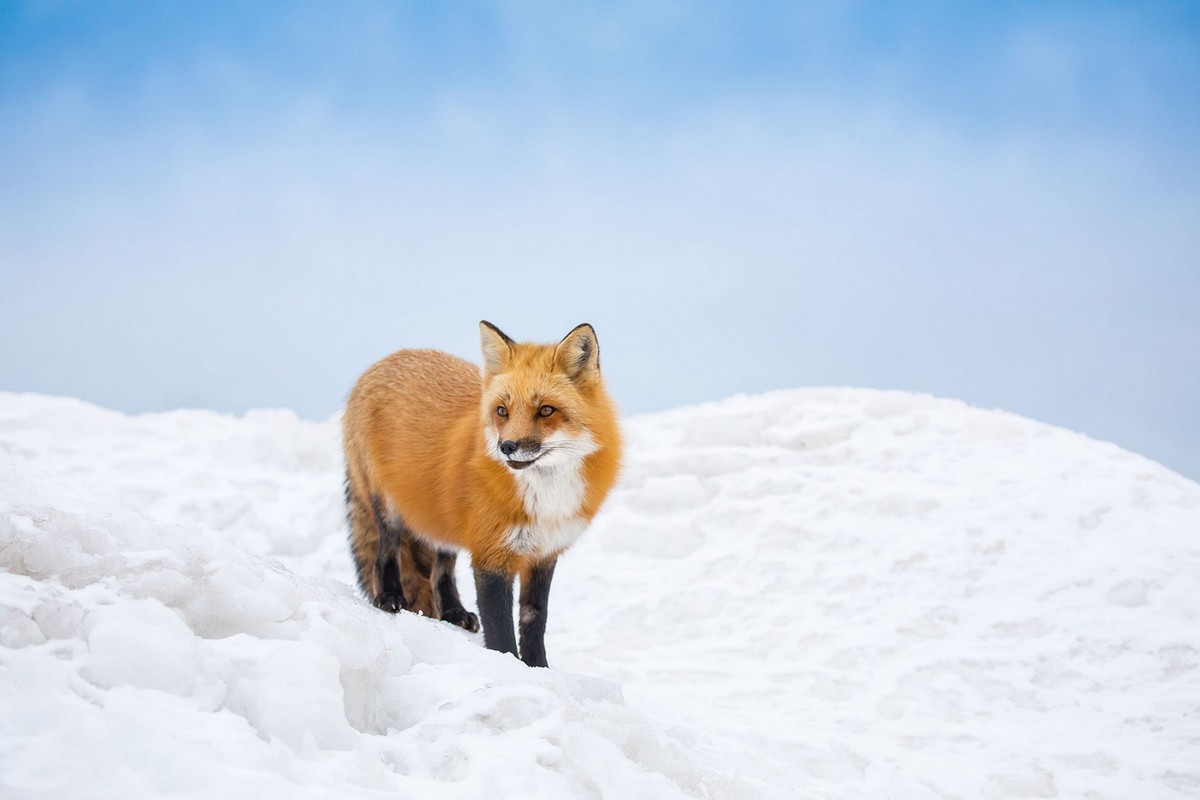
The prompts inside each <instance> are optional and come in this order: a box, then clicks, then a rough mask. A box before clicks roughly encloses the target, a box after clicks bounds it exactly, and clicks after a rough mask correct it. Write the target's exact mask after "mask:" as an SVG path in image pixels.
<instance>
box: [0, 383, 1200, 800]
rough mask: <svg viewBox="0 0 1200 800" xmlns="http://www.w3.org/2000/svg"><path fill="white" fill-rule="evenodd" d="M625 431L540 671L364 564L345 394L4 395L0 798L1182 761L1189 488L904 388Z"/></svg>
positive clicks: (1193, 669)
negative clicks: (377, 595)
mask: <svg viewBox="0 0 1200 800" xmlns="http://www.w3.org/2000/svg"><path fill="white" fill-rule="evenodd" d="M627 435H628V440H629V458H628V463H627V468H626V470H625V473H624V475H623V478H622V482H621V485H620V486H619V488H618V490H617V491H616V492H615V493H614V496H613V497H612V499H611V501H610V504H609V505H608V506H607V507H606V509H605V511H604V512H603V513H602V514H601V516H600V517H599V518H598V519H597V521H596V523H595V524H594V525H593V527H592V529H591V530H590V531H589V532H588V533H587V534H586V535H585V537H584V538H583V539H582V540H581V541H580V543H579V544H578V545H577V546H576V548H575V549H574V550H572V551H571V553H569V554H568V555H567V556H566V557H565V558H564V559H563V560H562V562H560V566H559V569H558V574H557V576H556V579H555V589H554V592H553V593H552V600H551V606H552V609H551V615H550V621H549V629H548V632H547V649H548V651H549V655H550V661H551V664H552V665H553V667H554V669H551V670H529V669H526V668H524V667H523V666H522V665H521V664H520V663H519V662H517V661H516V660H514V659H512V658H510V657H507V656H501V655H498V654H495V653H490V652H488V651H486V650H484V649H482V647H481V646H480V644H479V640H478V637H477V636H471V635H468V634H466V633H464V632H462V631H460V630H458V629H456V628H453V627H451V626H448V625H445V624H442V623H438V622H433V621H430V620H426V619H421V618H416V617H413V616H411V615H404V614H402V615H399V616H396V617H392V616H389V615H385V614H382V613H381V612H378V611H376V610H375V609H373V608H371V607H369V605H367V604H366V603H365V602H363V601H362V600H361V599H360V598H358V597H357V596H356V594H355V593H354V591H353V590H352V589H351V586H350V584H351V582H352V568H351V565H350V560H349V557H348V554H347V552H346V548H345V534H344V528H343V522H342V509H341V472H342V468H341V456H340V452H339V446H338V429H337V422H336V420H334V421H330V422H327V423H321V424H316V423H309V422H304V421H301V420H299V419H297V418H296V417H295V416H294V415H293V414H291V413H290V412H286V411H262V412H253V413H251V414H248V415H246V416H244V417H240V418H239V417H232V416H226V415H219V414H215V413H211V412H202V411H179V412H173V413H169V414H155V415H143V416H137V417H127V416H123V415H120V414H116V413H113V412H108V411H104V410H102V409H98V408H96V407H94V406H90V405H87V404H84V403H81V402H79V401H74V400H67V399H61V398H48V397H41V396H34V395H14V394H7V393H0V790H3V791H0V795H2V796H4V797H6V798H7V797H20V798H24V797H30V798H33V797H50V796H53V797H56V798H61V797H127V798H136V797H159V796H172V795H186V796H189V797H214V798H215V797H222V798H224V797H249V796H253V797H255V798H270V797H284V796H287V797H339V796H346V795H349V794H351V793H352V794H354V795H355V796H379V797H383V796H388V797H393V796H402V797H447V798H452V797H464V798H466V797H481V796H496V797H513V798H517V797H531V798H538V797H545V798H570V797H609V798H664V797H702V798H703V797H711V798H754V797H766V798H775V797H778V798H785V797H812V798H867V797H872V798H875V797H892V798H902V799H904V800H927V799H929V798H975V797H981V798H1019V797H1096V798H1100V797H1112V798H1116V797H1151V796H1153V797H1174V796H1179V797H1186V796H1196V795H1198V794H1200V767H1197V764H1200V642H1198V641H1197V639H1196V635H1195V631H1196V630H1198V629H1200V627H1198V622H1200V620H1197V616H1198V606H1197V604H1196V598H1198V597H1200V541H1198V538H1197V537H1198V535H1200V486H1197V485H1196V484H1195V483H1192V482H1190V481H1187V480H1185V479H1183V478H1181V477H1179V476H1177V475H1175V474H1173V473H1171V472H1169V471H1168V470H1166V469H1164V468H1162V467H1161V466H1159V465H1157V464H1154V463H1152V462H1150V461H1147V460H1146V459H1143V458H1141V457H1139V456H1135V455H1132V454H1130V453H1127V452H1125V451H1122V450H1120V449H1118V448H1116V447H1113V446H1111V445H1107V444H1103V443H1099V442H1095V441H1091V440H1089V439H1087V438H1085V437H1083V436H1080V435H1078V434H1074V433H1070V432H1067V431H1063V430H1061V429H1056V428H1051V427H1048V426H1045V425H1041V424H1038V423H1035V422H1031V421H1029V420H1025V419H1022V418H1019V417H1016V416H1013V415H1009V414H1004V413H1002V412H993V411H982V410H979V409H973V408H970V407H968V406H966V405H963V404H961V403H957V402H954V401H948V400H938V399H934V398H930V397H925V396H919V395H912V394H906V393H898V392H873V391H864V390H848V389H847V390H802V391H801V390H798V391H790V392H779V393H773V394H768V395H761V396H755V397H737V398H732V399H730V400H728V401H725V402H722V403H715V404H709V405H704V406H697V407H694V408H687V409H680V410H677V411H672V412H667V413H663V414H656V415H648V416H641V417H636V418H633V419H631V420H629V421H628V423H627ZM464 570H465V567H464ZM460 583H461V584H462V588H463V590H464V595H465V596H464V600H466V601H467V602H468V604H470V603H472V602H473V597H471V596H470V579H469V577H468V575H467V574H465V572H464V574H462V575H460ZM589 676H591V677H589Z"/></svg>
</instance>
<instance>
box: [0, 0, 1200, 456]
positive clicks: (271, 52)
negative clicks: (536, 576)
mask: <svg viewBox="0 0 1200 800" xmlns="http://www.w3.org/2000/svg"><path fill="white" fill-rule="evenodd" d="M1198 133H1200V6H1197V5H1196V4H1193V3H1175V4H1136V5H1135V4H1106V3H1088V4H1081V3H1070V4H1053V3H1049V4H1047V3H989V4H982V3H970V4H964V3H827V4H815V5H803V6H799V7H793V6H792V4H782V3H754V2H750V3H726V4H719V3H714V4H683V3H655V4H633V3H625V4H622V3H603V4H599V3H591V4H549V3H547V4H533V3H502V4H491V3H257V4H252V5H247V4H237V5H234V4H227V5H226V4H219V3H212V4H185V3H109V2H91V3H82V2H81V3H70V2H65V3H59V2H33V3H6V4H3V5H0V278H2V280H3V284H4V286H5V292H4V294H5V300H6V302H5V314H3V315H2V316H0V336H2V337H3V340H4V341H5V345H4V346H3V348H2V349H0V388H3V389H9V390H21V391H26V390H28V391H41V392H48V393H54V394H66V395H72V396H78V397H82V398H84V399H87V400H90V401H92V402H97V403H100V404H103V405H106V406H109V407H113V408H118V409H122V410H125V411H131V412H136V411H145V410H159V409H166V408H173V407H177V406H180V405H187V406H204V407H212V408H218V409H222V410H230V411H243V410H245V409H247V408H252V407H262V406H286V407H291V408H294V409H296V410H297V411H298V412H299V413H301V414H302V415H304V416H308V417H311V418H317V419H320V418H325V417H327V416H328V415H330V414H332V413H334V412H335V411H336V410H337V408H338V407H339V405H340V403H341V402H342V400H343V399H344V396H345V393H346V392H347V391H348V389H349V386H350V385H351V384H352V383H353V380H354V379H355V377H356V376H357V375H358V373H359V372H361V370H362V369H363V368H365V367H366V366H367V365H368V364H369V363H370V362H371V361H373V360H374V359H376V358H378V357H380V356H382V355H384V354H386V353H387V352H390V351H391V350H393V349H396V348H399V347H404V346H432V347H439V348H443V349H448V350H451V351H453V352H456V353H459V354H460V355H463V356H466V357H469V358H476V346H477V345H476V322H477V321H478V320H479V319H480V318H486V319H489V320H491V321H493V322H495V323H496V324H498V325H499V326H500V327H502V328H503V329H505V330H506V331H507V332H509V333H510V334H512V335H513V336H515V337H518V338H532V339H543V340H550V339H554V338H557V337H558V336H561V335H562V334H564V333H565V332H566V331H567V330H569V329H570V328H571V327H572V326H573V325H575V324H576V323H578V322H581V321H585V320H586V321H589V322H592V323H593V324H594V325H595V326H596V328H597V330H598V332H599V335H600V340H601V345H602V349H603V351H604V355H605V359H604V364H605V369H606V372H607V373H608V375H609V379H610V382H611V384H612V388H613V390H614V393H615V394H616V395H617V397H618V400H619V402H620V404H621V406H622V408H623V409H624V410H625V411H627V412H630V413H636V412H641V411H648V410H656V409H661V408H667V407H672V406H676V405H680V404H684V403H691V402H698V401H702V400H709V399H718V398H720V397H724V396H727V395H729V394H733V393H736V392H741V391H762V390H766V389H772V388H786V387H794V386H822V385H855V386H871V387H880V388H900V389H912V390H918V391H928V392H933V393H935V394H939V395H946V396H953V397H960V398H962V399H964V400H967V401H968V402H971V403H974V404H977V405H982V406H988V407H1001V408H1005V409H1009V410H1012V411H1015V412H1017V413H1021V414H1025V415H1027V416H1032V417H1035V418H1038V419H1042V420H1045V421H1047V422H1051V423H1054V424H1059V425H1064V426H1066V427H1070V428H1073V429H1076V430H1081V431H1084V432H1086V433H1088V434H1090V435H1092V436H1095V437H1097V438H1102V439H1107V440H1111V441H1115V442H1117V443H1118V444H1121V445H1122V446H1125V447H1128V448H1130V449H1133V450H1135V451H1138V452H1142V453H1144V454H1146V455H1149V456H1151V457H1153V458H1156V459H1158V460H1161V461H1163V462H1164V463H1166V464H1168V465H1169V466H1172V467H1174V468H1176V469H1178V470H1181V471H1183V472H1185V474H1188V475H1190V476H1192V477H1194V478H1195V477H1200V447H1197V445H1198V444H1200V412H1197V409H1200V377H1198V375H1200V370H1198V369H1197V363H1198V359H1197V352H1198V351H1200V313H1197V312H1198V311H1200V233H1198V232H1197V229H1200V225H1197V223H1196V220H1197V219H1200V158H1198V154H1200V151H1198V148H1197V145H1196V142H1197V140H1198V138H1200V137H1198V136H1197V134H1198Z"/></svg>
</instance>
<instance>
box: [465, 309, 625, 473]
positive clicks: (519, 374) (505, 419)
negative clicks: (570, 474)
mask: <svg viewBox="0 0 1200 800" xmlns="http://www.w3.org/2000/svg"><path fill="white" fill-rule="evenodd" d="M479 335H480V344H481V346H482V350H483V409H482V413H483V419H484V431H485V436H486V438H487V450H488V454H489V455H490V456H491V457H492V458H494V459H496V460H497V461H499V462H500V463H502V464H505V465H506V466H508V468H509V469H512V470H524V469H528V468H531V467H533V468H552V467H558V466H563V465H565V464H567V463H568V462H572V461H576V462H577V461H578V460H580V459H583V458H585V457H587V456H588V455H591V454H592V453H594V452H596V450H597V449H598V448H599V443H598V442H597V440H596V438H595V435H594V434H595V432H596V430H597V426H602V425H603V424H604V420H603V415H605V414H611V408H610V406H609V402H608V399H607V396H606V395H605V394H604V389H603V386H602V384H601V380H600V347H599V344H598V343H597V341H596V332H595V331H594V330H592V326H591V325H587V324H584V325H579V326H577V327H575V328H574V329H573V330H572V331H571V332H570V333H568V334H567V335H566V336H565V337H564V338H563V340H562V341H561V342H559V343H558V344H545V345H543V344H527V343H518V342H514V341H513V340H512V339H510V338H509V337H508V336H506V335H505V334H504V333H503V332H502V331H501V330H500V329H499V328H497V327H496V326H495V325H492V324H491V323H490V322H480V323H479Z"/></svg>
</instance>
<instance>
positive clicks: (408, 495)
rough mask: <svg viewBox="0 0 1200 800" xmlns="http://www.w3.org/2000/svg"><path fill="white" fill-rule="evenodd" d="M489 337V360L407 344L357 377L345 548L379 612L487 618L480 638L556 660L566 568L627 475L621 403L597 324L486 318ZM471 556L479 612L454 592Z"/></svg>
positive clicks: (462, 620) (347, 434)
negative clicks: (606, 374) (562, 560)
mask: <svg viewBox="0 0 1200 800" xmlns="http://www.w3.org/2000/svg"><path fill="white" fill-rule="evenodd" d="M479 337H480V351H481V353H482V361H483V363H482V366H476V365H474V364H472V363H470V362H469V361H466V360H464V359H461V358H458V357H456V356H453V355H450V354H448V353H444V352H441V351H438V350H399V351H397V352H395V353H392V354H391V355H389V356H387V357H386V358H384V359H382V360H380V361H378V362H377V363H375V364H374V365H373V366H371V367H370V368H368V369H367V371H366V372H364V373H363V375H362V377H360V378H359V379H358V381H357V383H356V384H355V385H354V388H353V389H352V391H351V392H350V395H349V397H348V399H347V401H346V408H345V412H344V414H343V417H342V440H343V447H344V451H345V463H346V484H345V495H346V516H347V521H348V525H349V533H350V550H351V554H352V556H353V559H354V565H355V570H356V574H357V578H358V584H359V586H360V588H361V589H362V591H363V593H364V594H365V595H366V596H367V598H368V599H369V600H370V601H371V602H372V604H373V605H374V606H376V607H377V608H380V609H382V610H384V611H388V612H391V613H399V612H400V611H415V612H419V613H424V614H425V615H427V616H430V617H433V618H435V619H441V620H445V621H447V622H450V623H452V624H455V625H458V626H460V627H462V628H464V629H466V630H468V631H471V632H477V631H478V630H479V627H480V624H481V623H482V627H483V639H484V646H485V647H487V648H488V649H491V650H498V651H501V652H505V653H510V654H512V655H514V656H516V657H518V658H519V659H520V660H522V661H523V662H525V663H526V664H527V665H529V666H531V667H547V666H548V664H547V659H546V648H545V632H546V619H547V610H548V601H549V595H550V584H551V581H552V579H553V577H554V569H555V565H556V564H557V563H558V559H559V557H560V556H561V555H562V554H563V553H564V552H565V551H566V550H567V549H568V548H570V547H571V545H572V544H574V543H575V542H576V541H577V540H578V539H579V537H580V536H581V535H582V534H583V532H584V530H585V529H586V528H587V527H588V525H589V524H590V523H591V521H592V519H593V518H594V517H595V516H596V514H597V512H598V511H599V510H600V507H601V506H602V504H603V503H604V501H605V499H606V498H607V497H608V494H609V492H610V490H611V489H612V488H613V486H614V484H615V483H616V481H617V477H618V473H619V471H620V466H621V453H622V446H621V431H620V426H619V423H618V419H617V411H616V407H615V405H614V403H613V401H612V399H611V397H610V396H609V394H608V392H607V390H606V389H605V385H604V381H603V379H602V377H601V374H600V347H599V343H598V341H597V339H596V332H595V330H594V329H593V328H592V326H591V325H588V324H586V323H584V324H582V325H578V326H576V327H575V328H573V329H572V330H571V331H570V332H569V333H568V334H567V335H566V336H565V337H563V339H562V340H561V341H559V342H558V343H557V344H536V343H528V342H525V343H518V342H516V341H514V340H513V339H511V338H510V337H509V336H508V335H507V334H505V333H504V332H503V331H501V330H500V329H499V328H497V327H496V326H495V325H493V324H491V323H490V322H487V321H486V320H484V321H481V322H480V323H479ZM460 552H466V553H468V554H469V555H470V558H471V569H472V573H473V577H474V580H475V593H476V599H477V602H478V607H479V614H478V615H476V614H473V613H471V612H470V611H468V610H467V609H466V608H465V607H464V606H463V603H462V599H461V597H460V596H459V592H458V587H457V584H456V582H455V576H454V571H455V565H456V563H457V556H458V554H459V553H460ZM517 579H519V580H520V595H519V604H520V606H519V608H520V617H519V620H520V621H519V648H518V631H517V630H516V629H514V624H513V587H514V583H515V581H516V580H517Z"/></svg>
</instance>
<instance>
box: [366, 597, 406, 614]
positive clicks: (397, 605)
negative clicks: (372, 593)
mask: <svg viewBox="0 0 1200 800" xmlns="http://www.w3.org/2000/svg"><path fill="white" fill-rule="evenodd" d="M372 603H373V604H374V606H375V607H376V608H381V609H383V610H384V611H387V612H388V613H390V614H398V613H400V612H401V611H403V610H404V595H402V594H398V593H396V592H384V593H383V594H380V595H376V597H375V599H374V600H373V601H372Z"/></svg>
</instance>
